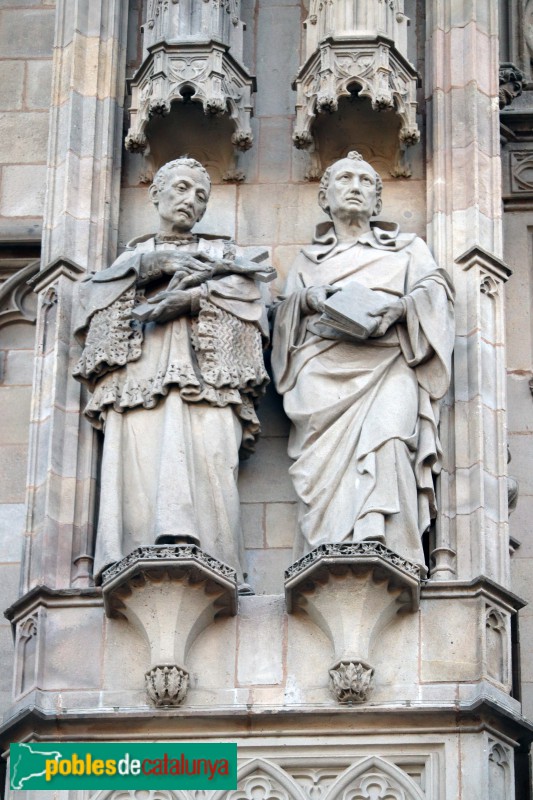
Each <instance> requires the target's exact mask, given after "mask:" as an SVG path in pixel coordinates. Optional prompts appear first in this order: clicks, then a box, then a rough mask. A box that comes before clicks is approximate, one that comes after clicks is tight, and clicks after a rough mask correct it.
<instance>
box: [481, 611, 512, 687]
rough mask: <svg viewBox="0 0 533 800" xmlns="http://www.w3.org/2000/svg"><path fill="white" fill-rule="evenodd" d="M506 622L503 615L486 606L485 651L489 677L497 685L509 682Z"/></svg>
mask: <svg viewBox="0 0 533 800" xmlns="http://www.w3.org/2000/svg"><path fill="white" fill-rule="evenodd" d="M507 640H508V621H507V618H506V616H505V614H502V612H501V611H500V610H499V609H497V608H494V607H493V606H487V608H486V609H485V649H486V662H487V672H488V675H489V677H491V678H493V679H494V680H495V681H498V682H499V683H503V684H506V683H507V682H508V680H509V675H508V673H509V669H508V643H507Z"/></svg>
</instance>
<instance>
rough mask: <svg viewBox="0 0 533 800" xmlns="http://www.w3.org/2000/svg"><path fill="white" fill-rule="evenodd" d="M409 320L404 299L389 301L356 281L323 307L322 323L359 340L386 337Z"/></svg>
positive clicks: (327, 301)
mask: <svg viewBox="0 0 533 800" xmlns="http://www.w3.org/2000/svg"><path fill="white" fill-rule="evenodd" d="M404 316H405V303H404V301H403V300H402V299H400V298H399V299H396V300H392V301H387V299H386V298H385V297H384V296H383V294H382V293H381V292H377V291H374V290H373V289H369V288H368V287H366V286H363V284H360V283H357V282H356V281H353V282H351V283H349V284H347V285H346V286H344V287H343V288H342V290H341V291H340V292H337V293H336V294H334V295H332V296H331V297H329V298H328V299H326V300H325V302H324V304H323V314H322V316H321V318H320V322H321V323H323V324H324V325H327V326H329V327H330V328H333V329H334V330H336V331H339V332H340V333H344V334H347V335H349V336H351V337H353V338H355V339H368V338H369V337H378V336H383V334H384V333H386V332H387V330H388V329H389V328H390V326H391V325H393V324H394V323H395V322H397V321H398V320H400V319H403V318H404Z"/></svg>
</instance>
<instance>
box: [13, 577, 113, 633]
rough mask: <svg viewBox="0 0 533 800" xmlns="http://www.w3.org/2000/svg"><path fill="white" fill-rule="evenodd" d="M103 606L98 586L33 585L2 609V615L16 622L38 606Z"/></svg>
mask: <svg viewBox="0 0 533 800" xmlns="http://www.w3.org/2000/svg"><path fill="white" fill-rule="evenodd" d="M95 605H96V606H103V600H102V590H101V589H100V588H98V587H91V588H89V589H51V588H50V587H49V586H35V587H34V588H33V589H30V591H29V592H26V594H24V595H22V597H19V599H18V600H15V602H14V603H12V605H10V606H9V608H7V609H6V610H5V611H4V617H5V618H6V619H7V620H9V622H11V623H13V624H16V623H17V622H18V621H19V620H21V619H23V618H24V617H27V616H28V615H29V614H32V613H33V612H34V611H35V610H36V609H37V608H39V607H40V606H44V607H45V608H74V607H78V606H80V607H85V606H95Z"/></svg>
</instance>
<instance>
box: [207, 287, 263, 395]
mask: <svg viewBox="0 0 533 800" xmlns="http://www.w3.org/2000/svg"><path fill="white" fill-rule="evenodd" d="M191 338H192V345H193V347H194V349H195V351H196V357H197V359H198V366H199V368H200V372H201V374H202V377H203V379H204V380H205V382H206V383H208V384H210V385H211V386H213V387H215V388H217V389H220V388H222V387H232V388H239V389H242V390H245V391H250V390H255V389H256V388H259V387H262V386H263V385H264V384H266V383H267V382H268V375H267V372H266V370H265V366H264V361H263V348H262V342H261V334H260V332H259V330H258V329H257V328H256V326H255V325H253V324H252V323H250V322H245V321H244V320H242V319H239V318H238V317H235V316H233V314H230V313H229V312H227V311H224V310H223V309H221V308H218V307H217V306H215V305H213V303H211V302H209V300H206V299H205V298H201V299H200V313H199V315H198V318H197V319H195V320H194V321H193V325H192V337H191Z"/></svg>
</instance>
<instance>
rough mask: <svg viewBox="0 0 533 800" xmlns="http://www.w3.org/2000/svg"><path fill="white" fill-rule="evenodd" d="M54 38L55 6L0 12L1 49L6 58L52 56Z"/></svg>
mask: <svg viewBox="0 0 533 800" xmlns="http://www.w3.org/2000/svg"><path fill="white" fill-rule="evenodd" d="M53 41H54V11H53V9H51V8H42V9H28V8H16V9H15V8H13V9H3V10H2V11H0V51H1V52H2V54H3V55H4V57H7V58H11V57H17V58H20V57H26V56H30V57H33V58H35V57H36V56H48V57H49V56H51V54H52V45H53Z"/></svg>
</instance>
